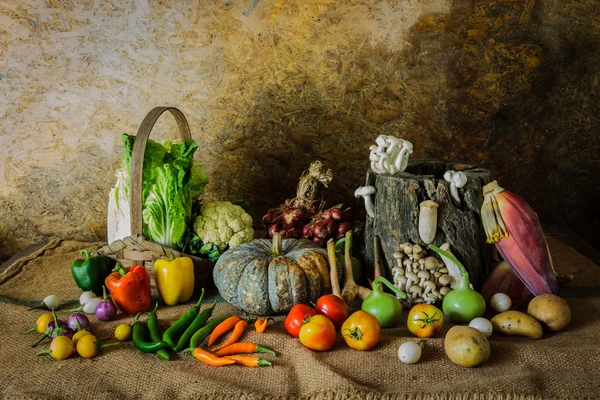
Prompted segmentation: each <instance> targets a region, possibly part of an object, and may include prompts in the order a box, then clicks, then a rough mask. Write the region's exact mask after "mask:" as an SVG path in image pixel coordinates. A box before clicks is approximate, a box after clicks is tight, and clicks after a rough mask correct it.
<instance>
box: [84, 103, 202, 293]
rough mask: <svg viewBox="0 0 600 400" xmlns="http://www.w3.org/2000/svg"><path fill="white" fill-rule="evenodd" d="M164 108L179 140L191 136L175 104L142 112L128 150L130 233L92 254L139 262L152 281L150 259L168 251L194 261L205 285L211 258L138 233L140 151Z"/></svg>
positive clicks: (126, 262) (196, 273) (167, 255)
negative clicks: (134, 136)
mask: <svg viewBox="0 0 600 400" xmlns="http://www.w3.org/2000/svg"><path fill="white" fill-rule="evenodd" d="M165 111H169V112H170V113H171V114H172V115H173V117H174V118H175V121H176V122H177V127H178V128H179V135H180V138H181V140H182V141H184V140H187V139H191V138H192V135H191V133H190V128H189V126H188V123H187V120H186V119H185V116H184V115H183V113H182V112H181V111H179V110H178V109H177V108H174V107H156V108H154V109H153V110H152V111H150V112H149V113H148V115H146V117H145V118H144V120H143V121H142V124H141V125H140V127H139V129H138V131H137V134H136V138H135V142H134V144H133V150H132V153H131V171H130V182H131V187H130V190H129V204H130V213H131V215H130V224H131V233H132V235H131V236H127V237H125V238H123V239H120V240H115V241H114V242H112V243H110V244H108V245H107V246H103V247H100V248H98V249H96V250H95V251H94V252H93V254H95V255H101V256H106V257H109V258H111V259H113V260H116V261H118V262H120V263H121V264H122V265H124V266H129V265H143V266H144V267H145V268H146V269H147V270H148V272H149V273H150V277H151V279H152V281H154V275H153V273H152V267H153V265H154V261H156V260H158V259H161V258H170V257H171V254H172V255H173V256H174V257H181V256H186V257H189V258H190V259H191V260H192V261H193V263H194V278H195V286H196V289H197V288H199V287H207V286H208V285H210V284H212V270H213V266H214V264H213V263H212V262H210V261H209V260H206V259H202V258H199V257H195V256H192V255H188V254H183V253H181V252H179V251H177V250H174V249H171V248H169V247H165V246H162V245H160V244H158V243H155V242H152V241H151V240H149V239H147V238H145V237H144V235H142V226H143V225H142V224H143V220H142V169H143V163H144V151H145V150H146V143H147V142H148V138H149V136H150V132H151V131H152V128H153V127H154V124H155V123H156V121H157V120H158V118H159V117H160V116H161V115H162V114H163V113H164V112H165Z"/></svg>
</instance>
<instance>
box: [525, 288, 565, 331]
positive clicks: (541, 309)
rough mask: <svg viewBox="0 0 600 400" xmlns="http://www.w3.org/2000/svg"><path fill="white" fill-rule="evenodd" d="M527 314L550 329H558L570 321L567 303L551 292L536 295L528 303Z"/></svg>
mask: <svg viewBox="0 0 600 400" xmlns="http://www.w3.org/2000/svg"><path fill="white" fill-rule="evenodd" d="M527 314H529V315H531V316H532V317H533V318H535V319H537V320H538V321H539V322H540V323H541V324H542V325H543V326H545V327H546V328H548V329H550V330H551V331H560V330H561V329H563V328H564V327H565V326H567V325H568V324H569V321H571V309H570V308H569V305H568V304H567V302H566V301H565V300H564V299H562V298H560V297H558V296H555V295H553V294H542V295H539V296H536V297H535V298H534V299H533V300H531V302H530V303H529V306H528V307H527Z"/></svg>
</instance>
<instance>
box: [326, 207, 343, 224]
mask: <svg viewBox="0 0 600 400" xmlns="http://www.w3.org/2000/svg"><path fill="white" fill-rule="evenodd" d="M327 211H329V213H330V215H331V219H333V220H334V221H341V220H342V218H343V217H344V213H343V212H342V210H340V209H339V208H331V209H329V210H327Z"/></svg>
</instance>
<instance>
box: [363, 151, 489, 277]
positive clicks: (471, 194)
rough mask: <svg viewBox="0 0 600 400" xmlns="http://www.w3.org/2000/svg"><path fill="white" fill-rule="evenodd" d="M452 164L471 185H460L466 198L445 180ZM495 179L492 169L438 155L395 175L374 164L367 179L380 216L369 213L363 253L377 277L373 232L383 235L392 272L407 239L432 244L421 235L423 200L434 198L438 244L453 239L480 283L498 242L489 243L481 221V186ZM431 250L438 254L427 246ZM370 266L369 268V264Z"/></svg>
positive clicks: (386, 262) (384, 262)
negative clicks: (396, 255)
mask: <svg viewBox="0 0 600 400" xmlns="http://www.w3.org/2000/svg"><path fill="white" fill-rule="evenodd" d="M447 170H455V171H462V172H463V173H465V175H467V177H468V181H467V183H466V185H465V186H464V187H463V188H461V189H459V195H460V198H461V203H460V204H458V203H457V202H456V201H455V200H454V199H453V198H452V196H451V193H450V186H449V183H448V182H446V181H445V180H444V173H445V172H446V171H447ZM489 182H490V173H489V171H488V170H485V169H480V168H477V167H475V166H473V165H469V164H464V163H457V162H447V161H438V160H411V161H410V162H409V165H408V167H407V168H406V171H404V172H401V173H397V174H395V175H378V174H376V173H374V172H373V171H371V170H369V172H368V173H367V185H370V186H374V187H375V189H376V192H375V194H373V195H372V200H373V203H374V210H375V217H374V218H371V217H369V216H368V215H367V219H366V225H365V235H364V246H365V248H364V258H365V262H366V265H367V270H368V274H369V276H370V277H372V266H373V262H374V255H373V246H372V243H373V236H374V235H377V236H379V238H380V240H381V250H382V257H381V261H382V267H383V274H384V276H386V277H388V278H390V277H391V276H390V275H391V274H390V270H391V267H392V266H393V261H394V259H393V254H394V251H396V250H398V249H399V245H400V244H402V243H405V242H413V243H418V244H419V245H421V246H422V247H423V248H426V247H427V244H425V243H424V242H423V241H422V240H421V238H420V237H419V230H418V224H419V204H420V203H421V202H422V201H425V200H433V201H435V202H437V203H438V204H439V208H438V220H437V231H436V234H435V239H434V242H433V244H435V245H436V246H438V247H439V246H440V245H441V244H442V243H446V242H447V243H449V244H450V246H451V247H450V249H451V251H452V253H453V254H454V255H455V256H456V257H457V258H458V260H459V261H460V262H462V263H463V265H464V266H465V267H466V269H467V271H468V272H469V275H470V278H471V283H472V284H473V285H474V287H475V288H479V287H480V286H481V284H482V283H483V280H484V279H485V277H486V276H487V275H488V273H489V271H490V270H491V267H492V265H493V257H494V247H493V245H489V244H487V243H486V236H485V232H484V230H483V225H482V223H481V215H480V210H481V205H482V204H483V191H482V187H483V186H484V185H485V184H487V183H489ZM428 254H431V255H435V254H434V253H433V251H431V250H428ZM369 269H370V270H369Z"/></svg>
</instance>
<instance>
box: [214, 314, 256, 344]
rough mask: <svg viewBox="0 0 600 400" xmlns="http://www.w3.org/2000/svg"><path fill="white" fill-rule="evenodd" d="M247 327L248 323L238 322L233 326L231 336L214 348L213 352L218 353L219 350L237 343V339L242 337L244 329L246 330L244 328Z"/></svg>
mask: <svg viewBox="0 0 600 400" xmlns="http://www.w3.org/2000/svg"><path fill="white" fill-rule="evenodd" d="M247 326H248V321H244V320H241V321H238V322H237V323H236V324H235V328H233V332H231V336H230V337H229V339H227V340H226V341H225V342H223V344H222V345H220V346H218V347H215V348H214V349H213V351H218V350H221V349H223V348H225V347H227V346H229V345H230V344H234V343H235V342H237V341H238V339H239V338H241V337H242V335H243V334H244V329H246V327H247Z"/></svg>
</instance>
